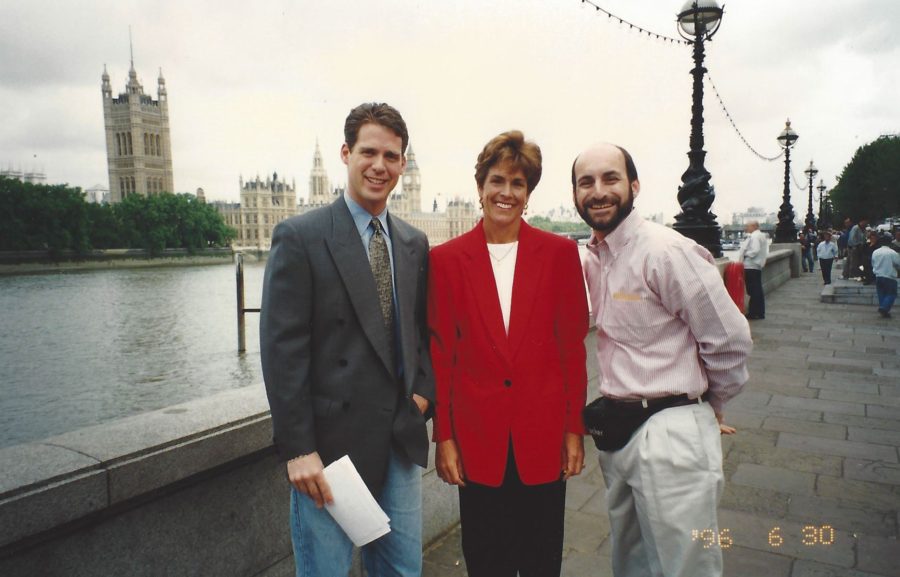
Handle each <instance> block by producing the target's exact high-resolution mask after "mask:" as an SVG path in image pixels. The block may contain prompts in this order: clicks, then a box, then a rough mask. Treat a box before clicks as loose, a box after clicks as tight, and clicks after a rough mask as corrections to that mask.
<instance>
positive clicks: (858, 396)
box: [819, 389, 900, 417]
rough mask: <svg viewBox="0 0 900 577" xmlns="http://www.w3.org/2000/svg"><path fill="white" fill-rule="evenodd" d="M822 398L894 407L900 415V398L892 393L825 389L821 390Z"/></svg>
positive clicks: (820, 395) (899, 415) (820, 396)
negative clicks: (873, 393) (881, 393)
mask: <svg viewBox="0 0 900 577" xmlns="http://www.w3.org/2000/svg"><path fill="white" fill-rule="evenodd" d="M819 398H820V399H827V400H832V401H847V402H849V403H863V404H866V405H880V406H882V407H892V408H894V409H895V414H896V415H897V416H898V417H900V398H898V397H893V396H891V395H879V394H875V395H872V394H866V393H857V392H850V391H836V390H827V389H823V390H821V391H819Z"/></svg>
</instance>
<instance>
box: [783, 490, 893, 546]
mask: <svg viewBox="0 0 900 577" xmlns="http://www.w3.org/2000/svg"><path fill="white" fill-rule="evenodd" d="M787 516H788V517H789V518H790V519H793V520H794V521H798V522H801V523H804V524H807V523H812V524H816V525H832V526H834V527H835V528H836V529H842V530H844V531H848V532H852V533H865V534H867V535H875V536H880V537H890V536H892V535H896V534H897V523H896V519H894V518H893V517H892V516H890V515H889V514H886V513H885V512H884V511H878V510H877V509H874V508H866V507H862V506H859V505H853V504H850V503H842V502H841V501H840V500H837V499H826V498H823V497H811V496H808V495H794V496H792V497H791V501H790V503H789V504H788V514H787Z"/></svg>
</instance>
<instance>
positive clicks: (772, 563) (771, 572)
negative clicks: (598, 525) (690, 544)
mask: <svg viewBox="0 0 900 577" xmlns="http://www.w3.org/2000/svg"><path fill="white" fill-rule="evenodd" d="M793 561H794V560H793V559H791V558H790V557H788V556H786V555H778V554H776V553H768V552H765V551H757V550H755V549H748V548H747V547H731V548H729V549H726V550H725V551H723V552H722V562H723V564H724V566H725V571H724V574H725V575H729V576H731V575H746V576H747V577H750V576H759V577H790V575H791V566H792V564H793ZM585 575H588V574H587V573H586V574H585Z"/></svg>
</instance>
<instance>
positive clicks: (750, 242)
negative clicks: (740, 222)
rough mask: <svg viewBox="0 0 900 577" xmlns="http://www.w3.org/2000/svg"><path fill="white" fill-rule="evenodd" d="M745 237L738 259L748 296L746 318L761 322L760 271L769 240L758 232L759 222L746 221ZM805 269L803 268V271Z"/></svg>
mask: <svg viewBox="0 0 900 577" xmlns="http://www.w3.org/2000/svg"><path fill="white" fill-rule="evenodd" d="M744 230H745V231H746V232H747V237H746V238H745V239H744V242H743V244H742V245H741V251H740V253H738V258H739V259H740V260H741V262H743V263H744V285H745V286H746V287H747V294H748V295H750V304H749V305H748V306H747V318H748V319H750V320H761V319H764V318H766V295H765V293H764V292H763V286H762V271H763V269H764V268H765V266H766V259H767V258H768V257H769V238H768V237H767V236H766V234H765V233H764V232H763V231H761V230H759V222H758V221H755V220H751V221H748V222H747V224H746V225H745V226H744ZM805 270H806V269H805V268H804V271H805Z"/></svg>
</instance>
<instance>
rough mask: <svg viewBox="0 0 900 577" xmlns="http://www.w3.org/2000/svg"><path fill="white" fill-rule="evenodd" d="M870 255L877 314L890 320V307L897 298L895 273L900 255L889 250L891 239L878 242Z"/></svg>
mask: <svg viewBox="0 0 900 577" xmlns="http://www.w3.org/2000/svg"><path fill="white" fill-rule="evenodd" d="M878 242H879V247H878V248H877V249H876V250H875V252H873V253H872V273H873V274H874V275H875V291H876V292H877V293H878V314H880V315H881V316H883V317H884V318H886V319H889V318H891V307H892V306H893V305H894V300H895V299H896V298H897V272H898V271H900V254H898V253H897V251H895V250H894V249H892V248H891V237H889V236H888V237H884V238H882V239H880V240H879V241H878Z"/></svg>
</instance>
